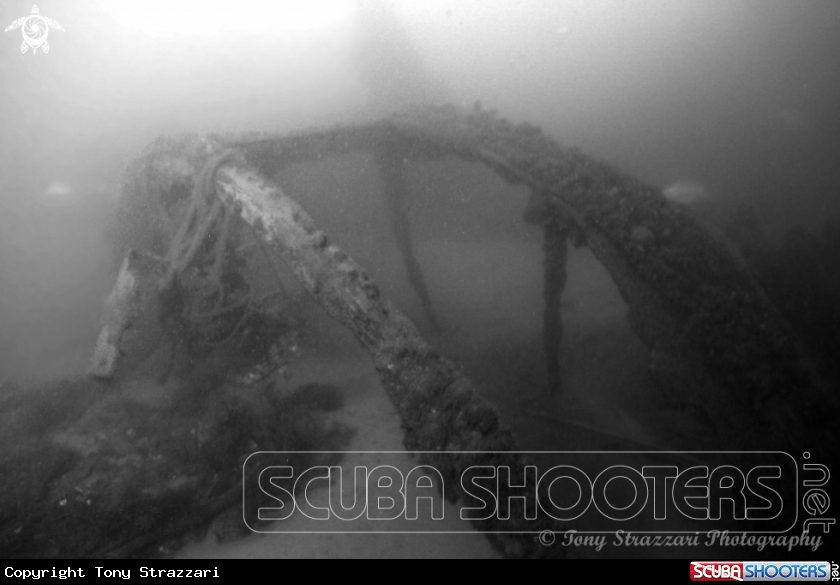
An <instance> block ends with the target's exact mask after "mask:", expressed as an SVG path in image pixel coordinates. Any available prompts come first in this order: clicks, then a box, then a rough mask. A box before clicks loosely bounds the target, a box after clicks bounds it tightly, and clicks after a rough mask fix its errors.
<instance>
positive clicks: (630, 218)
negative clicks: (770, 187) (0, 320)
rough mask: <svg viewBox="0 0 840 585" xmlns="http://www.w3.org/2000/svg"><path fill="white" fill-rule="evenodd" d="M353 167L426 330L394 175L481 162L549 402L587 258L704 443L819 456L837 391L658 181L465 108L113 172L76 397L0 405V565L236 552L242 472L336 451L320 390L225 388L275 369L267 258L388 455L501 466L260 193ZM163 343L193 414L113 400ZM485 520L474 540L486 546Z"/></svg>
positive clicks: (166, 147) (225, 141)
mask: <svg viewBox="0 0 840 585" xmlns="http://www.w3.org/2000/svg"><path fill="white" fill-rule="evenodd" d="M356 151H363V152H367V153H370V154H371V155H372V157H373V160H374V161H375V163H376V165H377V166H378V168H379V171H380V173H381V177H382V180H383V185H384V198H383V205H385V206H386V207H387V209H388V213H389V217H390V221H391V224H392V227H393V233H394V235H395V237H396V243H397V245H398V248H399V252H400V254H401V257H402V260H403V262H404V266H405V269H406V273H407V275H408V279H409V282H410V284H411V286H412V288H413V290H414V292H415V293H416V295H417V297H418V298H419V299H420V301H421V304H422V307H423V310H424V313H425V317H426V319H427V321H428V324H429V325H430V327H432V328H434V327H436V326H438V317H437V314H436V310H435V304H434V299H433V298H432V295H430V293H429V291H428V289H427V286H426V282H425V277H424V273H423V269H422V267H421V264H420V262H419V260H418V259H417V256H416V254H415V250H414V248H415V247H414V243H413V242H412V238H411V229H410V222H409V218H408V216H407V214H406V212H405V209H406V205H407V204H408V202H407V198H408V190H407V187H406V181H407V179H406V176H405V173H404V168H405V165H406V163H407V161H412V160H438V159H452V158H454V159H458V160H461V161H464V162H465V163H480V164H483V165H486V166H487V167H489V168H490V169H491V170H492V171H494V172H495V173H496V174H498V176H499V177H501V178H502V179H503V180H504V181H505V182H507V183H509V184H511V185H522V186H525V187H527V188H528V190H529V191H530V199H529V203H528V206H527V211H526V213H525V217H523V219H522V220H523V221H526V222H528V223H530V224H534V225H537V226H540V228H541V229H542V231H543V238H544V240H543V241H544V244H543V254H544V256H543V259H542V263H543V271H544V283H543V286H544V288H543V299H544V307H543V308H542V310H543V321H542V347H543V350H544V356H543V358H542V359H543V361H544V364H545V372H544V376H545V379H546V381H547V386H548V388H549V389H550V390H551V391H552V392H555V393H562V392H563V388H562V382H561V380H562V372H561V365H560V358H559V355H560V347H561V341H562V337H563V323H562V319H561V315H560V298H561V295H562V293H563V290H564V287H565V284H566V280H567V266H566V261H567V256H568V253H569V246H574V247H581V246H585V247H587V248H589V249H590V250H591V252H592V253H593V254H594V256H595V257H596V258H597V260H598V261H599V262H600V263H601V264H602V265H603V267H604V268H605V269H606V270H607V271H608V272H609V274H610V276H611V277H612V279H613V281H614V282H615V284H616V286H617V288H618V291H619V292H620V294H621V297H622V298H623V299H624V301H625V302H626V304H627V306H628V310H629V313H628V315H629V322H630V326H631V327H632V329H633V331H634V332H635V334H636V335H637V336H638V338H639V339H640V340H641V341H642V343H643V344H644V345H645V346H646V348H647V350H648V352H649V355H650V370H651V373H652V375H653V376H654V377H655V378H656V380H657V383H658V384H660V385H661V386H662V387H663V388H665V391H666V392H667V393H668V395H669V396H670V397H671V399H672V400H673V401H674V403H679V404H687V405H691V406H692V407H693V408H696V409H698V410H702V411H703V412H704V413H705V415H706V416H707V420H708V421H709V425H710V427H711V428H712V430H713V432H714V433H715V434H716V435H717V437H718V439H719V441H720V444H721V445H725V446H726V449H728V450H731V451H751V450H761V451H767V450H778V451H786V452H791V453H796V454H799V453H800V452H801V450H802V449H803V446H806V445H807V446H811V447H810V449H811V451H815V450H820V449H822V450H824V452H823V453H821V455H831V454H833V453H836V433H835V432H834V429H833V425H834V424H835V421H836V420H837V412H838V411H837V408H836V397H835V396H833V395H832V393H831V391H830V389H829V388H828V385H827V384H826V382H825V381H824V380H823V379H822V378H821V377H820V376H819V375H818V374H817V373H815V371H814V368H813V367H812V365H811V364H810V363H809V359H808V358H807V356H806V353H805V352H804V351H803V349H802V347H801V342H800V340H799V337H798V336H797V335H796V334H795V332H794V331H793V330H792V328H791V325H789V323H788V321H787V320H786V319H785V317H784V316H783V315H782V313H781V312H780V310H779V309H778V308H777V307H776V305H775V304H774V303H773V302H771V300H770V299H769V298H768V296H767V294H766V293H765V291H764V290H763V288H762V287H761V286H760V285H759V284H758V282H757V280H756V279H755V278H754V277H753V275H752V274H751V273H750V272H749V271H747V270H746V269H745V268H744V267H743V265H742V263H741V262H740V261H739V260H738V259H737V258H735V257H734V256H733V254H732V253H731V252H730V250H729V249H728V248H727V247H726V246H725V245H723V244H722V243H721V241H720V240H719V239H718V238H716V237H715V236H713V235H712V234H710V233H709V231H708V230H707V229H706V228H705V227H704V226H703V225H702V224H701V223H699V222H698V221H697V220H696V219H694V218H693V217H692V216H691V215H690V214H688V213H686V212H685V211H684V210H682V209H680V208H678V207H675V206H674V205H672V204H671V203H669V202H668V201H667V200H666V198H665V197H664V196H663V195H662V193H661V191H660V190H659V189H657V188H656V187H653V186H650V185H646V184H644V183H643V182H640V181H638V180H636V179H634V178H632V177H629V176H626V175H624V174H622V173H620V172H618V171H616V170H614V169H613V168H611V167H610V166H609V165H608V164H605V163H603V162H600V161H597V160H594V159H592V158H590V157H588V156H586V155H585V154H583V153H581V152H579V151H577V150H575V149H568V148H564V147H561V146H560V145H559V144H558V143H557V142H556V141H555V140H553V139H552V138H551V137H549V136H547V135H546V134H545V133H544V132H543V131H542V130H541V129H540V128H538V127H536V126H534V125H531V124H527V123H522V124H515V123H512V122H510V121H508V120H506V119H505V118H503V117H501V116H499V115H497V114H496V113H495V112H492V111H489V110H485V109H483V108H482V107H481V106H480V105H479V104H477V105H476V107H475V108H474V109H472V110H459V109H457V108H454V107H449V106H435V107H423V108H413V109H409V110H406V111H403V112H401V113H398V114H394V115H391V116H388V117H386V118H384V119H381V120H378V121H374V122H371V123H366V124H357V125H347V126H339V127H334V128H328V129H318V130H313V131H306V132H297V133H294V134H291V135H289V134H283V135H279V134H259V133H248V134H242V135H207V136H199V135H179V136H174V137H168V138H161V139H159V140H158V141H156V142H154V143H153V144H151V145H150V146H149V147H148V148H147V149H146V151H145V152H144V153H143V155H142V156H141V157H140V158H138V159H137V160H136V161H135V162H134V163H133V164H132V165H130V167H129V168H128V170H127V172H126V175H125V179H124V182H123V185H122V190H123V192H122V194H121V205H122V206H123V209H122V211H123V212H124V215H123V218H124V219H125V222H124V223H122V224H121V226H122V227H121V234H120V236H121V237H122V238H123V244H124V245H122V247H121V248H120V250H119V253H120V254H124V259H123V261H122V263H121V266H120V269H119V273H118V275H117V277H116V282H115V285H114V288H113V291H112V292H111V294H110V295H109V297H108V299H107V301H106V306H105V309H104V312H103V319H102V329H101V333H100V335H99V339H98V342H97V345H96V347H95V348H92V350H93V357H92V361H91V368H90V379H89V380H80V381H70V382H62V383H60V384H56V385H52V386H47V387H44V388H43V389H41V390H39V391H37V392H35V393H34V394H33V392H32V391H29V392H26V393H24V392H23V391H18V392H7V393H5V394H3V395H0V434H2V435H3V436H4V439H3V441H4V444H6V445H12V444H14V445H15V447H14V448H13V449H11V450H7V451H5V452H4V453H3V454H2V457H3V459H2V460H0V470H2V472H0V477H2V480H0V481H1V482H2V489H0V550H3V551H5V553H6V555H7V556H15V557H92V556H95V557H131V556H141V555H164V556H165V555H167V554H170V553H172V552H173V550H174V549H175V548H176V547H177V543H178V542H179V539H180V538H181V537H183V535H185V534H187V533H189V532H190V531H193V530H199V529H206V527H207V526H208V525H210V524H211V523H213V522H217V523H218V519H219V518H228V525H229V526H232V527H233V528H230V530H231V531H232V532H233V533H235V534H239V535H241V534H242V533H243V531H242V530H241V529H242V526H241V525H242V518H241V510H240V506H241V501H242V490H243V487H242V467H241V464H242V460H243V459H244V457H245V456H247V455H248V454H249V453H251V452H253V451H257V450H275V451H300V452H303V451H307V450H310V449H313V448H315V446H318V448H322V447H323V445H324V444H325V443H326V444H331V443H330V442H331V441H332V442H333V443H334V444H335V445H336V448H338V447H339V446H340V444H341V437H342V433H344V432H346V430H342V429H336V428H326V427H323V426H320V425H319V424H318V422H317V420H316V419H315V418H314V417H313V415H312V414H311V413H312V411H313V407H312V405H313V404H315V405H316V406H315V408H314V410H318V409H322V410H328V409H330V408H335V404H334V400H333V399H332V397H331V395H330V393H329V391H328V390H327V389H325V388H322V387H318V386H317V385H312V386H309V387H303V388H301V389H299V390H298V391H297V392H296V393H295V394H293V395H292V396H286V397H283V398H278V397H276V396H273V395H271V393H270V392H256V393H252V394H248V395H247V398H243V395H242V394H241V393H239V392H238V390H237V389H241V388H259V387H261V385H263V386H264V385H265V382H266V381H268V380H271V378H272V377H273V376H276V375H277V374H278V372H281V371H282V370H283V368H284V367H285V366H286V364H287V363H288V362H289V361H290V360H293V359H294V352H295V344H296V341H295V339H296V334H297V333H296V332H297V329H298V328H299V327H300V325H299V324H298V323H297V322H296V319H295V314H294V313H295V311H294V308H293V304H292V301H291V300H290V297H289V293H288V292H287V291H286V290H285V288H284V286H283V284H282V282H279V281H278V279H276V278H275V277H276V274H274V272H275V269H274V268H273V266H274V262H275V260H278V259H279V260H282V263H283V264H284V265H285V266H286V267H287V268H288V269H289V270H290V271H291V273H293V274H294V276H295V277H296V279H297V280H298V281H299V283H300V284H301V285H302V286H303V287H304V288H305V290H306V291H307V292H308V293H309V294H310V295H311V297H313V298H314V299H315V300H316V301H317V302H318V303H319V304H320V305H321V306H322V307H323V309H324V311H326V312H327V313H328V314H329V315H330V316H331V317H332V318H334V319H335V320H336V321H338V322H339V323H341V324H342V325H343V326H344V327H346V328H347V329H349V330H350V331H351V332H352V334H353V335H354V336H355V338H356V340H357V341H358V343H359V345H360V346H361V347H362V348H364V350H365V351H366V352H367V353H368V354H369V356H370V359H371V360H372V362H373V364H374V365H375V368H376V371H377V372H378V375H379V377H380V379H381V382H382V385H383V386H384V387H385V388H386V389H387V392H388V395H389V397H390V399H391V401H392V402H393V404H394V405H395V407H396V409H397V411H398V413H399V416H400V419H401V423H402V428H403V432H404V448H405V450H407V451H411V452H418V453H419V454H420V455H419V460H420V462H421V463H423V464H429V465H434V466H435V467H436V468H437V469H439V470H440V471H441V472H442V473H443V474H444V475H446V474H447V473H449V474H457V471H456V469H455V468H454V467H453V458H452V457H444V456H440V455H436V452H443V451H461V452H464V453H462V454H461V455H459V460H458V461H457V462H458V464H459V465H458V468H461V467H463V465H470V464H479V463H480V464H491V465H504V464H511V463H513V462H516V461H519V457H520V456H519V455H518V454H517V453H516V451H517V445H516V442H515V439H514V437H513V434H512V433H511V432H510V431H509V430H507V429H506V428H504V427H503V425H501V424H500V422H499V416H498V414H497V412H496V410H494V408H493V407H492V406H491V405H490V404H488V402H487V401H486V400H485V399H484V398H482V396H481V393H480V392H479V391H478V390H477V389H476V387H475V386H474V385H473V383H472V382H471V381H470V380H468V379H467V378H466V377H465V376H464V374H462V373H461V371H460V370H459V369H458V368H457V367H456V365H455V364H454V363H452V362H451V361H449V360H448V359H447V358H446V357H445V356H444V355H441V353H439V352H438V351H436V350H435V349H434V348H433V347H432V346H431V345H430V344H429V343H427V342H426V341H424V339H423V338H422V337H421V334H420V333H419V332H418V329H417V328H416V327H415V325H414V324H413V323H412V322H411V321H410V320H409V319H408V318H407V317H405V316H404V315H403V314H402V313H401V312H400V311H399V310H398V309H397V308H396V307H395V306H394V305H393V304H392V303H391V302H390V301H389V299H387V298H386V297H385V295H384V293H383V292H382V290H381V288H380V287H379V286H378V285H377V283H376V282H374V281H373V280H372V278H371V277H370V276H369V275H368V273H367V272H366V271H365V269H364V267H362V266H360V265H359V264H357V263H356V262H355V261H354V260H353V259H352V258H351V257H350V256H349V255H348V254H347V253H345V252H344V251H342V250H341V249H340V248H339V247H337V246H336V245H335V244H334V243H333V242H332V241H331V240H330V239H329V237H328V235H327V234H325V233H324V232H323V231H321V230H319V229H318V227H317V226H316V225H315V224H314V222H313V220H312V219H311V218H310V216H309V215H308V214H307V212H306V211H305V210H304V209H302V208H301V207H300V206H299V205H298V204H297V203H296V202H295V201H294V199H293V197H294V194H293V193H286V192H285V191H284V190H283V185H282V184H278V183H277V181H276V180H275V176H276V175H277V173H278V172H279V171H280V170H282V169H284V168H286V167H288V166H290V165H293V164H296V163H300V162H313V161H322V160H328V159H329V158H330V157H336V156H340V155H343V154H347V153H351V152H356ZM371 196H372V197H373V196H378V195H377V194H371ZM492 204H493V202H492V201H487V202H486V205H492ZM161 343H164V344H165V345H166V346H167V347H168V351H169V356H170V357H169V359H168V360H167V363H166V364H165V366H164V367H163V368H161V371H160V372H158V374H159V376H160V380H161V383H164V382H165V381H166V380H167V379H168V378H170V377H173V376H180V377H181V378H186V379H189V388H192V390H189V394H190V396H189V400H187V399H186V398H185V399H184V401H183V402H180V403H179V402H178V401H177V399H176V400H175V402H174V403H173V406H172V408H170V409H168V410H166V411H163V412H161V411H154V410H152V409H144V408H143V407H141V406H138V405H136V404H128V403H125V402H122V401H121V400H120V398H119V392H118V391H117V390H116V389H117V388H118V387H119V385H120V384H121V383H123V382H122V380H123V377H122V376H123V372H125V371H127V370H128V369H130V367H132V365H134V366H136V364H137V363H140V362H142V361H143V360H144V359H146V358H147V357H148V356H149V355H150V352H151V351H153V350H155V349H158V348H159V346H160V344H161ZM307 392H309V393H310V395H309V396H307ZM197 395H200V396H201V398H200V399H196V398H195V396H197ZM196 405H198V406H196ZM554 448H556V449H558V450H562V449H563V445H556V446H554ZM488 452H495V453H488ZM300 457H301V461H300V462H299V463H300V464H313V462H315V463H319V464H330V462H328V461H323V460H321V459H318V457H322V458H323V456H319V455H312V454H310V455H300ZM307 457H308V458H309V459H306V458H307ZM446 496H447V498H451V499H454V500H457V499H458V498H459V496H460V495H459V494H458V493H451V492H450V493H447V494H446ZM492 522H493V521H492V520H489V521H485V522H482V523H478V524H479V525H480V526H477V527H478V528H479V529H481V530H484V531H492V530H493V525H492ZM237 526H238V528H237ZM507 529H508V530H510V525H508V526H507ZM535 530H536V531H539V530H540V527H538V526H534V524H533V523H530V524H529V525H528V526H524V525H523V526H522V531H523V534H515V533H508V534H502V533H495V534H488V538H490V540H491V541H492V543H493V545H494V546H495V547H496V549H497V550H498V551H500V552H502V553H503V554H505V555H508V556H517V557H522V556H525V557H531V556H552V555H562V554H563V550H562V549H557V550H553V549H550V548H547V547H543V546H541V545H540V544H539V543H537V542H535V541H534V538H533V532H534V531H535ZM245 533H247V530H246V531H245ZM234 536H235V535H234Z"/></svg>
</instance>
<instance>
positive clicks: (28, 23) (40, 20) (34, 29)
mask: <svg viewBox="0 0 840 585" xmlns="http://www.w3.org/2000/svg"><path fill="white" fill-rule="evenodd" d="M39 13H40V10H38V7H37V6H34V5H33V6H32V14H30V15H29V16H24V17H22V18H18V19H17V20H15V21H14V22H12V24H10V25H9V26H7V27H6V30H4V31H3V32H9V31H10V30H15V29H16V28H18V27H22V28H23V30H22V32H23V43H22V44H21V46H20V52H21V53H25V52H26V50H27V49H28V48H29V47H32V54H33V55H34V54H35V53H37V52H38V48H41V49H42V50H43V51H44V53H49V52H50V45H49V43H47V35H48V34H49V32H50V27H52V28H54V29H56V30H60V31H61V32H64V28H63V27H62V26H61V25H60V24H58V23H57V22H56V21H54V20H53V19H52V18H47V17H46V16H41V15H40V14H39Z"/></svg>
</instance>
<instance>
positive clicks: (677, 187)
mask: <svg viewBox="0 0 840 585" xmlns="http://www.w3.org/2000/svg"><path fill="white" fill-rule="evenodd" d="M662 194H663V195H665V198H666V199H667V200H668V201H670V202H671V203H678V204H680V205H685V206H686V207H694V206H696V205H697V204H699V203H703V202H705V201H708V200H709V192H708V191H707V190H706V188H705V187H704V186H703V185H701V184H700V183H697V182H696V181H676V182H675V183H671V184H670V185H668V186H667V187H665V188H664V189H662Z"/></svg>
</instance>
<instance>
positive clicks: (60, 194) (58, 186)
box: [44, 181, 76, 199]
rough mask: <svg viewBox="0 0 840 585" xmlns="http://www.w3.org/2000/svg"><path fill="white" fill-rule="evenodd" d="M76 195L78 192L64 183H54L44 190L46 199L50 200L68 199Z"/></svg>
mask: <svg viewBox="0 0 840 585" xmlns="http://www.w3.org/2000/svg"><path fill="white" fill-rule="evenodd" d="M75 193H76V190H75V189H73V187H71V186H70V185H69V184H68V183H65V182H64V181H53V182H52V183H50V184H49V185H47V188H46V189H44V197H48V198H50V199H67V198H69V197H72V196H73V195H74V194H75Z"/></svg>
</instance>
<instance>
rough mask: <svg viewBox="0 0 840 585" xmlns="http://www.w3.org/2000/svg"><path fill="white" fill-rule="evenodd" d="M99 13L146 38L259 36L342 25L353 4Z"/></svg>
mask: <svg viewBox="0 0 840 585" xmlns="http://www.w3.org/2000/svg"><path fill="white" fill-rule="evenodd" d="M102 8H103V10H104V11H106V12H107V13H109V14H111V15H112V17H113V18H114V20H115V21H116V24H118V25H119V26H121V27H124V28H125V29H126V30H131V31H135V32H142V33H145V34H148V35H149V36H162V37H191V36H205V35H218V34H225V33H232V34H237V35H244V36H246V37H248V36H251V37H253V38H255V39H258V38H259V37H260V36H261V35H266V34H276V33H283V32H306V31H316V30H318V29H328V28H330V27H332V26H334V25H336V24H337V23H340V22H342V21H346V20H347V19H349V18H350V16H351V15H352V14H353V12H354V10H355V3H354V2H353V1H352V0H308V1H303V0H274V1H268V0H245V1H242V2H233V3H220V2H208V1H206V0H204V1H202V0H175V1H169V2H165V1H161V0H150V1H144V2H139V1H132V2H123V1H121V2H105V3H103V4H102Z"/></svg>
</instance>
